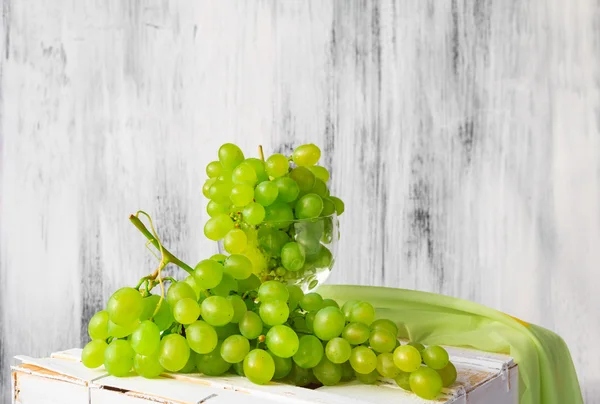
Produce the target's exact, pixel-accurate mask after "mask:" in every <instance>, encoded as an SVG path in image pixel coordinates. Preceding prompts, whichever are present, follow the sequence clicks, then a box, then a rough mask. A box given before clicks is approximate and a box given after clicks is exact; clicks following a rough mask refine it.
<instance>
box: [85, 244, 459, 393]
mask: <svg viewBox="0 0 600 404" xmlns="http://www.w3.org/2000/svg"><path fill="white" fill-rule="evenodd" d="M228 259H230V257H225V256H224V255H221V254H217V255H215V256H213V257H211V258H210V259H207V260H203V261H201V262H200V263H198V265H196V267H195V269H194V271H193V273H192V274H191V275H190V276H188V277H187V278H185V279H184V280H183V281H175V280H173V279H171V280H170V281H171V282H172V283H171V285H170V287H169V288H168V291H167V293H166V298H165V299H162V298H161V297H160V296H159V295H156V294H152V293H150V292H149V291H147V290H145V289H144V288H142V290H141V291H139V290H136V289H135V288H131V287H124V288H121V289H119V290H117V291H116V292H115V293H114V294H113V295H112V296H111V297H110V299H109V301H108V304H107V306H106V309H105V310H102V311H100V312H98V313H96V314H95V315H94V316H93V317H92V318H91V320H90V322H89V325H88V332H89V335H90V338H91V339H92V341H91V342H90V343H88V344H87V345H86V346H85V348H84V349H83V353H82V362H83V364H84V365H85V366H87V367H89V368H96V367H99V366H101V365H104V367H105V369H106V371H107V372H108V373H109V374H111V375H114V376H121V377H122V376H126V375H129V374H130V372H131V370H132V369H134V370H135V372H136V373H137V374H138V375H140V376H143V377H147V378H153V377H157V376H158V375H160V374H161V373H163V372H182V373H189V372H200V373H203V374H205V375H210V376H219V375H222V374H224V373H226V372H228V371H232V372H235V373H237V374H239V375H242V376H245V377H247V378H248V379H249V380H251V381H252V382H254V383H257V384H265V383H268V382H269V381H271V380H283V381H287V382H289V383H292V384H295V385H298V386H307V385H310V384H322V385H326V386H331V385H336V384H338V383H340V382H341V381H348V380H351V379H354V378H356V379H358V380H360V381H361V382H363V383H374V382H375V381H376V380H377V379H378V378H379V377H380V376H382V377H385V378H391V379H395V380H396V382H397V383H398V385H399V386H400V387H402V388H404V389H407V390H411V391H413V392H415V393H416V394H417V395H419V396H420V397H423V398H435V397H436V396H437V395H438V394H439V393H440V391H441V389H442V386H449V385H450V384H452V383H454V381H455V380H456V369H455V368H454V366H453V365H452V363H450V362H449V359H448V353H447V352H446V351H445V350H444V349H443V348H441V347H439V346H430V347H427V348H425V347H424V346H423V345H421V344H415V343H409V344H407V345H400V343H399V342H398V340H397V338H396V336H397V334H398V328H397V325H396V324H395V323H394V322H392V321H390V320H386V319H377V320H375V310H374V308H373V306H372V305H371V304H369V303H368V302H358V301H348V302H346V303H345V304H344V305H343V306H342V307H341V308H340V307H339V305H338V304H337V302H335V301H334V300H331V299H323V298H322V297H321V295H319V294H318V293H307V294H305V293H304V292H303V291H302V289H301V288H300V287H299V286H297V285H286V284H283V283H281V282H279V281H274V280H270V281H265V282H262V283H261V281H260V279H259V278H258V277H257V276H256V275H255V274H250V275H246V274H245V272H244V271H231V270H227V260H228ZM423 364H424V365H423Z"/></svg>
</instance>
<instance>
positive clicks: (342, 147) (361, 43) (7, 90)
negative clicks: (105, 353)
mask: <svg viewBox="0 0 600 404" xmlns="http://www.w3.org/2000/svg"><path fill="white" fill-rule="evenodd" d="M2 4H3V8H2V10H3V19H2V34H1V39H0V42H1V44H0V46H1V48H2V49H1V55H0V56H1V76H2V81H1V109H0V119H1V131H0V148H1V157H0V169H1V179H0V186H1V188H0V198H1V199H0V209H1V211H0V231H1V250H0V266H1V269H2V272H1V278H0V299H1V310H0V323H1V329H2V339H1V346H0V356H1V358H2V359H1V361H2V368H1V369H2V371H1V375H2V379H1V380H2V385H1V386H0V390H1V391H3V392H7V390H8V386H9V379H8V377H7V376H8V368H7V366H8V364H9V363H10V358H11V357H12V356H13V355H14V354H17V353H27V354H31V355H41V354H47V353H48V352H50V351H52V350H58V349H62V348H69V347H73V346H77V345H80V344H81V343H82V342H83V340H84V339H85V323H86V321H87V319H88V318H89V316H90V315H91V314H92V313H93V312H94V311H95V310H97V309H99V308H100V307H101V305H102V304H103V302H104V301H105V300H106V298H107V297H108V296H109V294H110V292H111V291H113V290H114V289H115V288H117V287H118V286H120V285H123V284H132V283H134V282H135V281H136V280H137V279H138V278H139V277H140V276H142V275H143V274H145V273H147V272H149V271H150V270H151V269H153V267H154V266H155V265H156V263H155V262H154V261H153V260H154V259H153V258H152V257H151V255H150V254H149V253H148V251H147V250H146V249H145V248H144V241H145V240H144V239H143V237H142V236H141V235H140V234H139V233H138V232H137V230H135V229H134V228H133V227H132V226H131V225H130V224H129V222H128V220H127V216H128V214H129V213H131V212H134V211H135V210H137V209H138V208H143V209H145V210H147V211H148V212H151V213H152V214H153V215H154V217H155V218H156V222H157V224H158V226H159V231H160V233H161V235H162V236H163V238H164V240H165V242H166V243H167V244H168V245H169V246H172V248H173V250H174V251H175V252H176V253H178V254H179V255H181V256H182V257H183V258H185V259H186V260H187V261H189V262H192V263H193V262H194V261H196V260H198V259H199V258H200V257H204V256H206V255H207V254H210V253H212V252H213V251H214V250H215V249H216V246H215V245H214V243H212V242H209V241H207V240H205V239H204V238H203V235H202V226H203V222H204V221H205V220H206V218H207V214H206V213H205V211H204V207H205V201H204V200H203V197H202V194H201V186H202V183H203V181H204V166H205V165H206V163H208V162H209V161H211V160H213V159H215V156H216V151H217V148H218V146H219V145H220V144H221V143H223V142H225V141H232V142H236V143H238V144H240V145H241V146H242V147H243V148H244V150H245V151H246V153H247V154H254V153H255V151H256V147H257V145H258V144H263V145H264V146H265V149H266V150H267V151H268V152H272V151H280V150H285V151H289V150H290V149H291V147H292V145H295V144H299V143H302V142H314V143H317V144H319V145H321V147H322V149H323V151H324V155H325V158H324V164H325V165H326V166H328V167H329V168H330V169H331V171H332V172H333V175H332V179H333V189H334V191H335V193H336V194H338V195H340V196H341V197H343V198H344V199H345V201H346V206H347V213H346V214H345V215H344V217H343V218H342V237H343V241H342V244H341V246H340V248H339V256H338V264H337V267H336V269H335V275H332V277H331V281H332V282H338V283H356V284H373V285H386V286H398V287H404V288H414V289H419V290H427V291H433V292H439V293H444V294H449V295H453V296H458V297H463V298H466V299H471V300H474V301H478V302H481V303H484V304H486V305H489V306H492V307H495V308H498V309H500V310H503V311H506V312H508V313H510V314H512V315H515V316H518V317H522V318H524V319H526V320H528V321H531V322H535V323H539V324H541V325H543V326H546V327H548V328H550V329H552V330H554V331H556V332H558V333H559V334H561V335H562V336H563V337H564V339H565V340H566V341H567V343H568V344H569V345H570V347H571V352H572V355H573V357H574V360H575V363H576V366H577V369H578V373H579V377H580V379H581V382H582V385H583V387H584V390H585V391H584V394H585V396H586V399H587V402H588V403H591V402H594V400H597V397H598V396H600V388H599V387H598V386H599V385H600V365H598V359H599V357H600V344H599V343H598V341H599V340H600V292H599V290H600V289H599V288H600V286H598V285H599V282H600V275H599V272H598V264H599V262H600V4H599V3H598V2H597V1H596V0H577V1H570V2H565V1H563V0H545V1H534V0H525V1H524V0H480V1H462V0H453V1H445V0H442V1H439V0H437V1H434V0H431V1H420V0H419V1H417V0H398V1H387V0H381V1H343V0H339V1H322V0H313V1H278V2H275V1H243V2H242V1H239V2H233V1H199V0H185V1H183V0H182V1H172V2H171V1H167V0H145V1H142V0H139V1H137V0H110V1H92V0H77V1H75V0H71V1H68V0H53V1H45V0H4V1H3V2H2ZM5 394H6V395H5V396H3V398H4V399H5V400H7V399H8V394H7V393H5ZM596 402H598V401H596Z"/></svg>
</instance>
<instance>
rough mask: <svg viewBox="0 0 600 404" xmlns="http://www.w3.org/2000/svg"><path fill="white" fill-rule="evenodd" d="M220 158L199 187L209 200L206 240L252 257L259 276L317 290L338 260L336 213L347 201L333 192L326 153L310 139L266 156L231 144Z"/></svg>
mask: <svg viewBox="0 0 600 404" xmlns="http://www.w3.org/2000/svg"><path fill="white" fill-rule="evenodd" d="M218 155H219V160H218V161H213V162H211V163H209V164H208V165H207V167H206V174H207V175H208V177H209V178H208V180H206V182H205V183H204V186H203V188H202V191H203V194H204V196H205V197H207V198H208V199H210V201H209V202H208V205H207V207H206V210H207V212H208V214H209V215H210V219H209V220H208V221H207V222H206V224H205V226H204V234H205V235H206V237H208V238H209V239H211V240H215V241H221V243H222V244H221V246H222V249H224V250H225V251H226V252H227V253H229V254H230V255H231V256H235V257H236V259H237V260H239V261H244V262H250V263H251V264H252V269H251V271H252V273H254V274H256V275H257V276H258V277H259V278H260V279H261V281H267V280H273V279H274V280H279V281H285V282H287V283H290V284H300V285H301V286H303V287H304V288H305V289H314V288H315V287H316V286H317V284H318V279H317V278H318V276H317V275H318V274H319V273H320V272H322V271H329V270H330V269H331V267H332V265H333V255H332V252H331V250H330V248H331V243H332V239H333V238H334V237H338V235H337V234H334V232H335V226H334V220H335V218H334V217H333V216H334V215H335V214H337V215H341V214H342V213H343V212H344V203H343V202H342V200H341V199H339V198H337V197H335V196H332V195H330V192H329V188H328V186H327V183H328V181H329V171H327V169H326V168H325V167H322V166H318V165H316V164H317V162H318V161H319V158H320V157H321V150H320V149H319V148H318V147H317V146H315V145H314V144H305V145H301V146H298V147H297V148H296V149H295V150H294V152H293V153H292V156H290V157H286V156H284V155H283V154H274V155H272V156H270V157H269V158H267V159H266V161H263V160H261V159H257V158H245V157H244V154H243V153H242V151H241V150H240V148H239V147H238V146H236V145H234V144H231V143H226V144H224V145H223V146H221V148H220V149H219V153H218Z"/></svg>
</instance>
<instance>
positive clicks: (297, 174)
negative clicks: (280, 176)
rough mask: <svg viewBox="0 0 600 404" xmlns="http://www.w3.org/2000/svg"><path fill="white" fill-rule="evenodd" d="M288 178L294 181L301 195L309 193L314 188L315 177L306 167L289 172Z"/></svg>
mask: <svg viewBox="0 0 600 404" xmlns="http://www.w3.org/2000/svg"><path fill="white" fill-rule="evenodd" d="M290 178H291V179H293V180H294V181H296V183H297V184H298V187H299V188H300V191H301V192H303V193H307V192H310V190H311V189H312V187H314V186H315V179H316V178H315V175H314V174H313V173H312V172H311V171H310V170H309V169H308V168H306V167H296V168H294V169H293V170H292V171H290Z"/></svg>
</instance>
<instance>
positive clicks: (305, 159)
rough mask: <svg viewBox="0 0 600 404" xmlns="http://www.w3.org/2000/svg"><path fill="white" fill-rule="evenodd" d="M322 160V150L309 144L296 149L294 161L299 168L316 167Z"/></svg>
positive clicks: (293, 156)
mask: <svg viewBox="0 0 600 404" xmlns="http://www.w3.org/2000/svg"><path fill="white" fill-rule="evenodd" d="M320 158H321V149H319V147H317V146H316V145H314V144H312V143H309V144H303V145H301V146H298V147H296V149H294V152H293V153H292V159H293V161H294V163H295V164H296V165H297V166H314V165H315V164H317V162H318V161H319V159H320Z"/></svg>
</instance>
